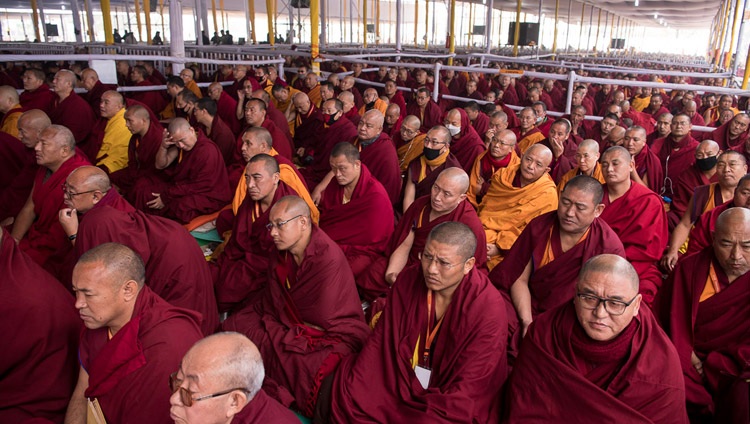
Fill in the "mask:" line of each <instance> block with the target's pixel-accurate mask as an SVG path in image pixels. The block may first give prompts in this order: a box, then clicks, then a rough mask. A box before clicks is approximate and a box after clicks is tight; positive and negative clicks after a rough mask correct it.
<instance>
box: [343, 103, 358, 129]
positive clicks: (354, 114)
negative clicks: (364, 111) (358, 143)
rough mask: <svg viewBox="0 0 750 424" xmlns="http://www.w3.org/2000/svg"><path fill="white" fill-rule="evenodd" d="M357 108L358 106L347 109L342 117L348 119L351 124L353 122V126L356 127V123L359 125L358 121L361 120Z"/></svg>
mask: <svg viewBox="0 0 750 424" xmlns="http://www.w3.org/2000/svg"><path fill="white" fill-rule="evenodd" d="M360 107H362V106H360ZM358 110H359V108H356V109H355V108H351V109H349V112H346V113H345V114H344V118H346V119H348V120H349V121H350V122H351V123H352V124H354V127H357V125H359V121H360V120H362V116H360V115H359V112H358Z"/></svg>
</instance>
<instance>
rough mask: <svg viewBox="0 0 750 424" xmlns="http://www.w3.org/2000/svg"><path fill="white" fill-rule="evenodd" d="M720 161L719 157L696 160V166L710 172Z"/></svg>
mask: <svg viewBox="0 0 750 424" xmlns="http://www.w3.org/2000/svg"><path fill="white" fill-rule="evenodd" d="M718 160H719V158H718V156H710V157H707V158H703V159H696V160H695V164H696V165H698V169H700V170H701V171H710V170H711V169H713V167H714V166H716V162H717V161H718Z"/></svg>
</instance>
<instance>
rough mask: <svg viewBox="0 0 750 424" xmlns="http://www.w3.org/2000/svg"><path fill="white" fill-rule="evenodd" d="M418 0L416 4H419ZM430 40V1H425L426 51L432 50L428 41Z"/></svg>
mask: <svg viewBox="0 0 750 424" xmlns="http://www.w3.org/2000/svg"><path fill="white" fill-rule="evenodd" d="M418 2H419V0H416V1H415V2H414V3H418ZM429 39H430V0H424V49H425V50H427V49H429V48H430V46H429V42H428V40H429Z"/></svg>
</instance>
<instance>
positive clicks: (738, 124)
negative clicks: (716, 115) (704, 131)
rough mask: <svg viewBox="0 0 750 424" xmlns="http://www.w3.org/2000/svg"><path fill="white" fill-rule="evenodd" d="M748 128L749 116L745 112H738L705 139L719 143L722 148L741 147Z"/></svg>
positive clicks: (745, 138) (745, 139)
mask: <svg viewBox="0 0 750 424" xmlns="http://www.w3.org/2000/svg"><path fill="white" fill-rule="evenodd" d="M748 128H750V116H748V114H747V113H738V114H737V115H735V116H734V118H732V120H731V121H729V122H727V123H726V124H723V125H722V126H720V127H719V128H717V129H715V130H713V132H711V133H710V134H708V136H707V137H708V138H707V139H710V140H714V141H715V142H717V143H719V147H720V148H721V149H722V150H726V149H736V148H742V147H744V144H745V143H746V142H747V139H748V135H749V134H748Z"/></svg>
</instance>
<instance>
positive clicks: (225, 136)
mask: <svg viewBox="0 0 750 424" xmlns="http://www.w3.org/2000/svg"><path fill="white" fill-rule="evenodd" d="M201 128H203V126H202V125H201ZM208 138H210V139H211V141H213V142H214V143H215V144H216V146H217V147H219V151H220V152H221V157H222V158H224V164H226V165H229V164H230V163H231V162H232V160H233V158H234V148H235V136H234V132H232V129H231V128H230V127H229V126H228V125H227V124H226V122H224V120H223V119H221V117H220V116H219V115H218V114H217V115H216V116H214V119H213V121H211V134H210V135H209V136H208Z"/></svg>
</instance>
